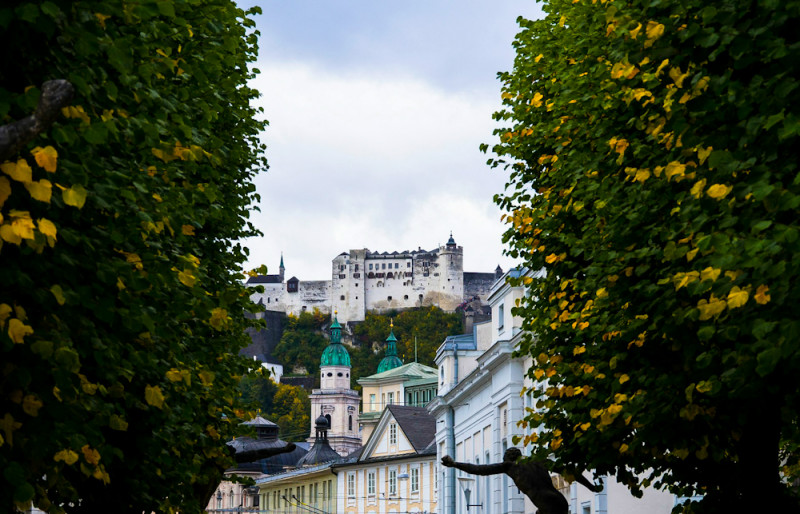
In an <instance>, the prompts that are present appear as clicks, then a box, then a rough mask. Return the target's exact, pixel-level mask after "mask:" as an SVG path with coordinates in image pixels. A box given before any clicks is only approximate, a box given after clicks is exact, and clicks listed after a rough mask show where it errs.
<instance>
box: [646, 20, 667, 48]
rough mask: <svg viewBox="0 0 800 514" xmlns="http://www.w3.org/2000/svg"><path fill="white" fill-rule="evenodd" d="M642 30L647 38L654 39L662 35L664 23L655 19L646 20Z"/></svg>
mask: <svg viewBox="0 0 800 514" xmlns="http://www.w3.org/2000/svg"><path fill="white" fill-rule="evenodd" d="M644 31H645V34H646V35H647V39H648V40H656V39H658V38H660V37H661V36H663V35H664V25H663V24H662V23H658V22H655V21H648V22H647V28H645V29H644ZM648 42H649V43H650V45H652V44H653V43H652V41H648ZM650 45H648V44H647V43H645V47H649V46H650Z"/></svg>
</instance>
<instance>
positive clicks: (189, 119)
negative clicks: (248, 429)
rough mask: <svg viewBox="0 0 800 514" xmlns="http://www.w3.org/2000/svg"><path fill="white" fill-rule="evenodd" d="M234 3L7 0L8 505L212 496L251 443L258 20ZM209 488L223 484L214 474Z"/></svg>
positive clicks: (2, 343)
mask: <svg viewBox="0 0 800 514" xmlns="http://www.w3.org/2000/svg"><path fill="white" fill-rule="evenodd" d="M252 26H253V23H252V21H250V20H248V19H247V18H246V15H245V13H244V12H243V11H242V10H240V9H238V8H237V7H236V6H235V4H234V3H233V2H230V1H223V0H176V1H169V2H167V1H154V0H141V1H134V2H116V1H110V0H108V1H72V0H69V1H67V0H48V1H44V2H33V1H12V2H5V3H3V6H2V7H0V124H8V123H11V122H13V121H15V120H19V119H22V118H24V117H26V116H29V115H30V114H31V113H32V112H33V111H34V109H35V107H36V104H37V101H38V99H39V96H40V91H39V88H40V86H41V85H42V84H43V82H44V81H46V80H50V79H66V80H68V81H69V82H70V83H71V84H72V85H73V86H74V89H75V95H74V98H73V100H72V104H71V105H69V106H68V107H66V108H64V109H63V110H62V113H61V115H60V116H59V117H58V119H57V120H56V121H55V123H54V124H53V125H52V126H51V127H50V128H49V129H47V130H45V131H43V132H41V133H40V134H39V135H38V136H37V137H36V139H34V140H33V141H31V142H30V144H28V145H27V146H25V147H24V148H23V149H22V150H20V151H19V153H18V154H17V155H15V156H13V158H12V159H10V160H9V161H7V162H4V163H0V168H2V173H0V258H2V266H0V284H2V288H0V363H2V365H0V470H2V477H0V509H2V510H3V511H10V510H13V504H14V503H16V505H17V506H19V507H20V508H24V506H26V505H29V504H30V502H31V501H33V503H34V504H35V505H37V506H38V507H39V508H41V509H44V510H46V511H49V512H60V511H62V510H63V506H64V505H66V504H70V503H71V504H73V505H74V506H73V507H70V512H91V511H95V510H99V509H107V508H108V506H109V505H114V509H115V510H118V511H125V512H128V511H131V512H151V511H158V512H168V511H174V510H175V509H176V508H177V507H178V506H179V507H180V511H181V512H199V511H201V510H202V509H204V508H205V503H204V498H205V497H206V495H208V494H210V491H213V488H214V487H215V486H216V484H217V483H218V480H219V477H220V475H221V472H222V471H223V470H224V469H225V468H226V467H228V466H229V465H230V464H231V463H232V460H231V459H230V458H229V456H228V454H227V452H226V450H225V445H224V441H225V440H226V439H228V438H229V437H230V436H231V435H232V433H233V430H234V429H235V427H236V425H238V421H239V420H240V418H241V416H242V415H243V412H242V411H241V410H239V409H238V407H237V405H238V404H237V398H238V394H237V384H238V378H237V375H240V374H241V373H242V372H243V371H244V370H245V369H246V368H245V367H244V366H245V364H244V363H243V360H242V359H241V358H239V357H236V353H237V351H238V349H239V348H240V347H242V346H244V345H245V344H246V343H247V342H248V338H247V336H246V335H245V333H244V328H245V321H244V319H242V316H241V315H240V313H241V312H243V310H245V309H247V308H249V306H250V302H249V299H248V294H247V291H246V290H245V289H244V287H243V286H242V285H241V275H240V274H239V275H238V276H237V274H236V273H235V271H236V270H238V269H240V267H241V264H242V263H243V261H244V258H245V250H244V249H243V248H241V247H240V246H239V245H238V244H235V243H233V242H232V241H236V240H239V239H241V238H242V237H245V236H250V235H254V234H255V230H254V229H253V227H252V226H251V225H250V224H249V223H248V222H247V216H248V210H249V209H250V205H251V203H252V202H253V201H254V200H255V199H256V195H255V193H254V186H253V185H252V183H251V178H252V176H253V174H254V173H255V170H256V169H257V168H260V167H265V166H266V162H265V161H264V158H263V156H262V152H263V146H262V145H261V144H260V143H259V142H258V139H257V134H258V132H259V131H260V130H261V129H262V128H263V126H264V123H263V122H260V121H256V120H255V119H254V116H256V115H257V112H256V111H255V109H254V108H253V107H251V106H250V100H252V99H253V98H254V97H255V96H256V92H255V91H254V90H252V89H250V88H248V87H247V85H246V81H247V79H248V78H250V77H251V76H252V73H251V72H250V71H249V70H248V63H249V62H251V61H253V60H254V58H255V42H256V37H257V34H255V33H253V32H252V31H248V30H249V29H248V28H251V27H252ZM209 488H210V491H209Z"/></svg>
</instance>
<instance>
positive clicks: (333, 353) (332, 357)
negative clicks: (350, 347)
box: [319, 343, 350, 367]
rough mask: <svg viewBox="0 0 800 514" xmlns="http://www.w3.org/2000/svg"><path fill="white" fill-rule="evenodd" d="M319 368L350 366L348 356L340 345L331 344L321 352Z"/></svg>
mask: <svg viewBox="0 0 800 514" xmlns="http://www.w3.org/2000/svg"><path fill="white" fill-rule="evenodd" d="M319 365H320V366H348V367H349V366H350V354H349V353H347V349H346V348H345V347H344V345H343V344H342V343H331V344H329V345H328V347H327V348H325V351H324V352H322V359H321V360H320V363H319Z"/></svg>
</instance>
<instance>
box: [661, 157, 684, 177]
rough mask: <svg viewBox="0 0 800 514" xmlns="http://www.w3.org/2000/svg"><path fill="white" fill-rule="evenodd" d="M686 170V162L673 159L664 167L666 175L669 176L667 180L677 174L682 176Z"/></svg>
mask: <svg viewBox="0 0 800 514" xmlns="http://www.w3.org/2000/svg"><path fill="white" fill-rule="evenodd" d="M685 171H686V165H685V164H681V163H679V162H678V161H672V162H670V163H669V164H667V166H666V167H665V168H664V175H665V176H666V177H667V180H670V179H671V178H672V177H675V176H679V177H682V176H683V174H684V172H685Z"/></svg>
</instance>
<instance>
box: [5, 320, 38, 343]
mask: <svg viewBox="0 0 800 514" xmlns="http://www.w3.org/2000/svg"><path fill="white" fill-rule="evenodd" d="M30 334H33V328H31V327H29V326H28V325H26V324H24V323H23V322H22V321H20V320H18V319H17V318H11V319H10V320H9V321H8V337H10V338H11V340H12V341H13V342H15V343H17V344H22V343H24V342H25V341H24V338H25V336H27V335H30Z"/></svg>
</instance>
